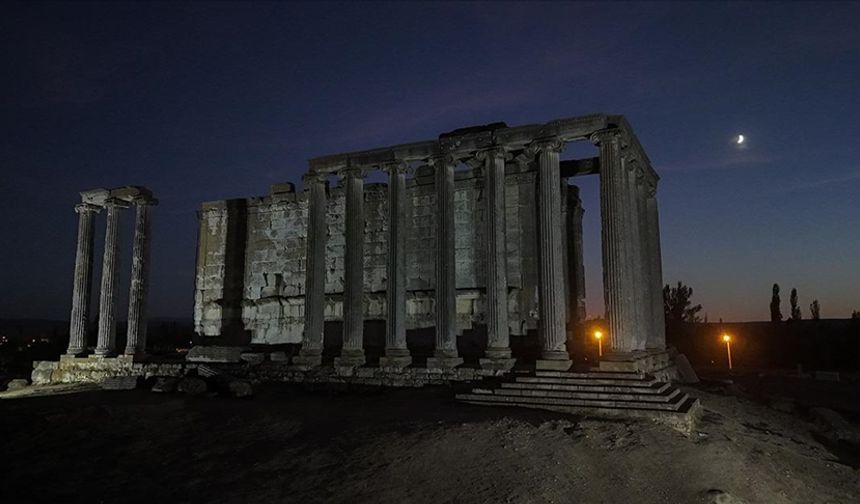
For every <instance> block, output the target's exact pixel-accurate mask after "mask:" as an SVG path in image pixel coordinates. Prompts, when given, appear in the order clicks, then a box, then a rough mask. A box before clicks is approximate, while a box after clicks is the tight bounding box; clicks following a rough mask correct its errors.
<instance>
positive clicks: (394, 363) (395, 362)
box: [379, 355, 412, 372]
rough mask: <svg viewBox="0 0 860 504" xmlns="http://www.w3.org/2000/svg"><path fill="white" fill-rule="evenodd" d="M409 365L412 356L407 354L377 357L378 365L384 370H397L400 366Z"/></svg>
mask: <svg viewBox="0 0 860 504" xmlns="http://www.w3.org/2000/svg"><path fill="white" fill-rule="evenodd" d="M411 365H412V357H411V356H408V355H407V356H405V357H388V356H382V357H380V358H379V367H380V368H382V369H383V370H384V371H386V372H389V371H392V370H394V371H397V370H399V369H402V368H405V367H408V366H411Z"/></svg>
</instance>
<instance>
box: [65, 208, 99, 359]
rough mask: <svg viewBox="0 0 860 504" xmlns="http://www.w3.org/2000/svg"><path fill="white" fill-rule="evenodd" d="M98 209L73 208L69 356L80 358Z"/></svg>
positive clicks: (82, 349) (85, 326)
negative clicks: (75, 226) (75, 240)
mask: <svg viewBox="0 0 860 504" xmlns="http://www.w3.org/2000/svg"><path fill="white" fill-rule="evenodd" d="M99 210H100V208H99V207H98V206H96V205H91V204H89V203H81V204H80V205H77V206H76V207H75V212H77V213H78V251H77V254H76V255H75V283H74V288H73V291H72V315H71V322H70V324H69V348H68V350H66V353H67V354H69V355H81V354H83V353H84V352H85V351H86V349H87V328H88V325H89V311H90V309H89V308H90V290H91V289H92V283H93V224H94V223H95V217H96V213H98V212H99Z"/></svg>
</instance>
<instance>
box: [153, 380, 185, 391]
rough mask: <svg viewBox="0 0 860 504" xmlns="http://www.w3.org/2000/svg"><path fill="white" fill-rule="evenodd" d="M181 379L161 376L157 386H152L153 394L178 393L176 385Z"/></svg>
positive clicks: (156, 382)
mask: <svg viewBox="0 0 860 504" xmlns="http://www.w3.org/2000/svg"><path fill="white" fill-rule="evenodd" d="M178 383H179V379H178V378H175V377H173V376H159V377H158V378H156V379H155V384H154V385H153V386H152V391H153V392H158V393H169V392H175V391H176V385H177V384H178Z"/></svg>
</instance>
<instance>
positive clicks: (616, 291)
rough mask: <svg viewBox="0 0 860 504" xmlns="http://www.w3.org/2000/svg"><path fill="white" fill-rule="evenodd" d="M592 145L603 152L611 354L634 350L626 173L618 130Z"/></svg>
mask: <svg viewBox="0 0 860 504" xmlns="http://www.w3.org/2000/svg"><path fill="white" fill-rule="evenodd" d="M591 140H592V142H594V143H595V144H597V145H598V146H599V148H600V222H601V248H602V252H603V293H604V294H603V295H604V302H605V305H606V317H607V319H608V325H609V327H607V331H608V332H609V338H608V339H609V345H608V346H609V349H608V350H609V351H610V352H629V351H632V350H633V349H634V348H635V341H634V340H633V338H632V337H631V336H632V335H631V334H630V332H629V328H630V326H631V325H632V324H631V322H630V320H631V318H630V316H631V310H632V307H633V298H632V289H630V283H631V279H630V267H629V263H628V261H627V258H628V249H629V242H630V239H631V237H630V230H629V229H628V228H629V225H628V224H629V222H628V218H627V213H628V212H627V208H626V206H627V202H628V198H627V197H626V195H627V189H628V185H627V172H626V170H625V168H624V166H623V164H622V162H621V152H620V150H621V139H620V138H619V132H618V131H617V130H604V131H600V132H597V133H595V134H594V135H592V138H591Z"/></svg>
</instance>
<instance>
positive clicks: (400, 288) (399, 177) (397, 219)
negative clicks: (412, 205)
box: [379, 162, 412, 368]
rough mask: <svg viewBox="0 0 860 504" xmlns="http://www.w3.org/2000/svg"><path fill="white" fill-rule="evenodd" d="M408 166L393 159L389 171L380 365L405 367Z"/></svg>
mask: <svg viewBox="0 0 860 504" xmlns="http://www.w3.org/2000/svg"><path fill="white" fill-rule="evenodd" d="M408 167H409V165H408V164H407V163H403V162H395V163H391V164H388V165H386V166H384V167H383V168H384V169H385V171H387V172H388V257H387V262H386V271H387V276H388V288H387V291H386V296H387V303H386V304H387V315H388V316H387V321H386V322H387V323H386V333H385V355H384V356H382V357H380V358H379V366H380V367H398V368H400V367H406V366H409V365H410V364H412V356H411V355H410V353H409V348H408V347H407V346H406V233H407V230H406V171H407V169H408Z"/></svg>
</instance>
